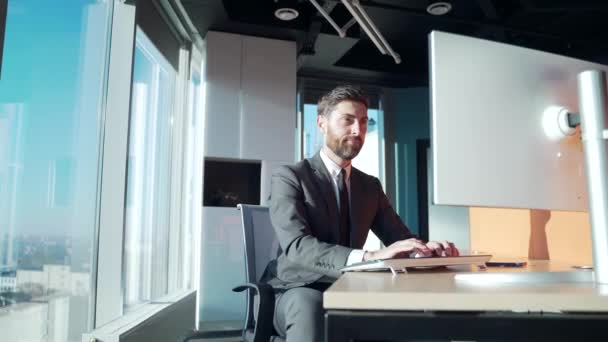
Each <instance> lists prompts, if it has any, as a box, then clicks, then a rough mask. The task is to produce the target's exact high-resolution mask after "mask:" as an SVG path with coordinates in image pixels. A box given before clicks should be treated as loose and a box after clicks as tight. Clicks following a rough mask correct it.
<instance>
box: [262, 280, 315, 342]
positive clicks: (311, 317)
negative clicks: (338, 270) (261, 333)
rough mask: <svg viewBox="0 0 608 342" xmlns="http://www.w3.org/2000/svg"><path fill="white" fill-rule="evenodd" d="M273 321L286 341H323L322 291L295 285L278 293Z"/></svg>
mask: <svg viewBox="0 0 608 342" xmlns="http://www.w3.org/2000/svg"><path fill="white" fill-rule="evenodd" d="M273 323H274V328H275V330H276V331H277V332H278V333H279V335H280V336H283V337H285V341H286V342H323V341H324V337H323V336H324V334H325V329H324V327H325V325H324V324H325V323H324V320H323V292H321V291H319V290H315V289H311V288H307V287H296V288H292V289H289V290H287V291H285V292H282V293H278V294H277V295H276V300H275V309H274V319H273Z"/></svg>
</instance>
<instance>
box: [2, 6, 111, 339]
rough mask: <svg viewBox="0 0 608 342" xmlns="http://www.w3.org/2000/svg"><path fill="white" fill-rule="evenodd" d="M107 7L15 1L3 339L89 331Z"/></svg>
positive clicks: (5, 175)
mask: <svg viewBox="0 0 608 342" xmlns="http://www.w3.org/2000/svg"><path fill="white" fill-rule="evenodd" d="M110 15H111V6H109V5H108V2H107V1H94V0H71V1H68V2H62V3H61V5H58V3H57V2H53V1H35V0H19V1H9V2H8V15H7V27H6V37H5V38H6V40H5V45H4V56H3V61H2V63H3V65H2V75H1V78H0V336H1V337H0V339H1V340H2V341H81V338H82V337H81V334H82V333H83V332H85V331H87V330H88V328H89V327H88V321H89V313H90V308H89V304H88V303H89V302H90V299H91V298H90V296H91V291H90V290H91V270H92V250H93V242H94V234H95V225H96V216H97V215H96V213H97V207H96V203H97V202H96V201H97V175H98V169H99V167H100V165H99V163H98V157H99V147H100V131H101V125H100V122H101V121H100V120H99V118H100V108H101V103H102V100H103V85H104V75H105V65H106V52H107V51H106V46H107V44H106V42H107V39H108V34H107V33H108V28H109V26H108V23H109V18H110Z"/></svg>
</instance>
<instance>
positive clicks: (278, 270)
mask: <svg viewBox="0 0 608 342" xmlns="http://www.w3.org/2000/svg"><path fill="white" fill-rule="evenodd" d="M368 106H369V100H368V98H367V96H366V94H365V93H364V92H363V91H362V90H361V89H360V88H357V87H353V86H341V87H337V88H335V89H333V90H332V91H331V92H329V93H328V94H326V95H325V96H323V97H322V98H321V99H320V101H319V104H318V116H317V126H318V128H319V130H320V131H321V132H322V133H323V137H324V144H323V146H322V148H321V150H320V151H319V152H318V153H317V154H316V155H315V156H314V157H312V158H310V159H305V160H303V161H301V162H299V163H297V164H295V165H291V166H283V167H281V168H279V169H277V170H276V171H275V172H274V174H273V176H272V183H271V184H272V185H271V197H270V218H271V221H272V224H273V226H274V229H275V231H276V233H277V237H278V240H279V244H280V247H281V252H280V254H279V256H278V257H277V259H276V260H274V261H273V262H271V264H270V265H269V267H268V274H267V280H268V283H269V284H271V285H272V286H273V287H274V288H275V290H276V292H277V296H276V304H275V317H274V320H273V323H274V326H275V330H276V331H277V332H278V333H279V334H280V335H282V336H285V337H286V340H287V342H304V341H317V342H319V341H323V327H324V324H323V306H322V292H323V291H324V290H325V289H326V288H327V287H329V285H331V283H332V282H333V281H335V280H336V279H337V278H338V277H339V276H340V269H341V268H343V267H344V266H346V265H350V264H353V263H356V262H361V261H366V260H374V259H385V258H393V257H397V256H402V255H408V254H411V253H417V254H420V255H423V256H428V255H431V254H432V253H433V252H435V253H439V254H441V255H457V254H458V250H457V249H456V247H455V246H454V245H453V244H452V243H450V242H447V241H445V242H441V243H439V242H428V243H425V242H423V241H421V240H419V239H417V238H416V237H414V235H413V234H412V233H411V232H410V231H409V229H408V228H407V227H406V226H405V225H404V224H403V222H402V221H401V219H400V218H399V216H398V215H397V213H396V212H395V210H394V209H393V208H392V206H391V205H390V203H389V200H388V198H387V197H386V195H385V193H384V191H383V190H382V186H381V185H380V182H379V181H378V179H377V178H375V177H372V176H369V175H367V174H365V173H363V172H361V171H359V170H357V169H356V168H354V167H352V166H351V160H352V159H353V158H355V157H356V156H357V154H358V153H359V151H360V150H361V148H362V147H363V143H364V141H365V133H366V131H367V123H368V116H367V109H368ZM370 229H371V230H372V231H373V232H374V233H375V234H376V235H377V236H378V237H379V238H380V240H381V241H382V242H383V243H384V245H385V246H388V247H385V248H383V249H380V250H377V251H364V250H362V249H361V248H362V247H363V245H364V243H365V240H366V238H367V235H368V233H369V231H370Z"/></svg>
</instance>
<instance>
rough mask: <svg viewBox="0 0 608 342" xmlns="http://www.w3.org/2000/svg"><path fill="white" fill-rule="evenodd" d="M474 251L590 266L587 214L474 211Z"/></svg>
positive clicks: (589, 231) (488, 209)
mask: <svg viewBox="0 0 608 342" xmlns="http://www.w3.org/2000/svg"><path fill="white" fill-rule="evenodd" d="M469 219H470V229H471V250H476V251H483V252H488V253H491V254H493V255H497V256H504V257H517V258H530V259H550V260H560V261H566V262H571V263H572V264H573V265H590V264H591V263H592V256H591V253H592V252H591V229H590V227H589V223H588V222H589V221H588V215H587V213H579V212H564V211H548V210H528V209H497V208H470V209H469Z"/></svg>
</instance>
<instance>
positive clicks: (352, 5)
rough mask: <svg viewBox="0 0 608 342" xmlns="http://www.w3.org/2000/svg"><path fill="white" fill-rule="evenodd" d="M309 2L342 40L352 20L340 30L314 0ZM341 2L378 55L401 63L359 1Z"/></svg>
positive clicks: (342, 0) (345, 0)
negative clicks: (380, 54)
mask: <svg viewBox="0 0 608 342" xmlns="http://www.w3.org/2000/svg"><path fill="white" fill-rule="evenodd" d="M309 1H310V3H311V4H313V6H315V8H316V9H317V10H318V11H319V13H321V15H322V16H323V17H324V18H325V19H326V20H327V21H328V22H329V23H330V24H331V26H332V27H333V28H334V29H335V30H336V31H337V32H338V35H340V37H341V38H344V37H345V36H346V31H347V30H348V28H350V26H352V24H353V23H352V20H350V21H349V22H348V23H346V25H344V28H340V27H339V26H338V24H336V22H335V21H334V20H333V19H332V18H331V17H330V16H329V14H328V13H327V11H325V10H324V9H323V7H321V5H319V3H318V2H317V1H316V0H309ZM341 2H342V4H344V6H345V7H346V9H347V10H348V11H349V12H350V14H351V15H352V16H353V19H354V20H355V21H356V22H357V23H358V24H359V26H360V27H361V28H362V29H363V31H365V33H366V34H367V36H368V37H369V39H370V40H371V41H372V43H374V45H376V48H378V50H379V51H380V53H382V54H383V55H386V54H387V53H388V54H389V55H391V56H392V57H393V59H394V60H395V63H396V64H399V63H401V56H399V54H398V53H396V52H395V51H394V50H393V49H392V48H391V46H390V44H389V43H388V42H387V41H386V39H384V36H383V35H382V33H381V32H380V30H378V28H377V27H376V25H375V24H374V22H373V21H372V19H371V18H370V17H369V15H368V14H367V12H365V9H363V6H361V3H360V2H359V0H341Z"/></svg>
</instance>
